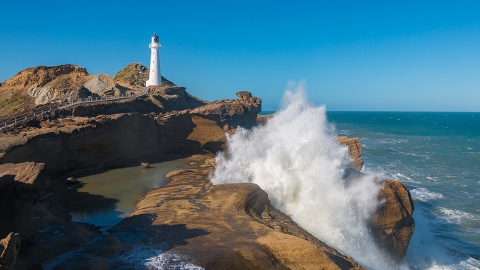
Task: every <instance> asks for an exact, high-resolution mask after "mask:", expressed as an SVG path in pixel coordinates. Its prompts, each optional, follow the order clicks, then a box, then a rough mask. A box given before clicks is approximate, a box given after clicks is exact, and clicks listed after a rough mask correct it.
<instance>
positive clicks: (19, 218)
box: [0, 162, 49, 240]
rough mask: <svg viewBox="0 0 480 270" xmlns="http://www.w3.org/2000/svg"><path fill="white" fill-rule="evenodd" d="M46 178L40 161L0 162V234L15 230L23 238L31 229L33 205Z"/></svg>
mask: <svg viewBox="0 0 480 270" xmlns="http://www.w3.org/2000/svg"><path fill="white" fill-rule="evenodd" d="M48 182H49V176H48V173H47V169H46V167H45V165H44V164H41V163H34V162H25V163H20V164H2V165H0V220H1V222H0V238H4V237H6V236H7V235H8V234H9V233H10V232H16V233H19V234H20V238H21V239H22V240H25V239H28V238H29V237H31V236H32V235H33V234H34V233H35V228H34V224H33V212H32V211H33V210H32V209H33V205H34V204H36V203H38V202H39V201H40V199H41V198H42V195H43V191H44V190H45V189H46V188H47V186H48Z"/></svg>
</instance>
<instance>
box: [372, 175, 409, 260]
mask: <svg viewBox="0 0 480 270" xmlns="http://www.w3.org/2000/svg"><path fill="white" fill-rule="evenodd" d="M382 184H383V188H382V189H381V190H380V192H379V195H378V198H379V200H380V202H381V204H380V205H379V207H378V209H377V210H376V211H375V213H374V214H373V216H372V221H371V227H372V233H373V235H374V237H375V239H376V240H377V242H378V244H379V245H380V246H381V247H383V248H384V249H385V250H387V251H388V252H389V253H390V254H391V255H392V257H393V258H394V260H396V261H397V262H400V261H401V260H402V259H403V257H404V256H405V253H406V252H407V249H408V244H409V243H410V238H411V237H412V235H413V230H414V229H415V220H414V219H413V217H412V215H413V211H414V210H415V207H414V205H413V200H412V196H411V195H410V192H409V191H408V189H407V187H406V186H405V184H403V183H402V182H399V181H394V180H386V181H384V182H383V183H382Z"/></svg>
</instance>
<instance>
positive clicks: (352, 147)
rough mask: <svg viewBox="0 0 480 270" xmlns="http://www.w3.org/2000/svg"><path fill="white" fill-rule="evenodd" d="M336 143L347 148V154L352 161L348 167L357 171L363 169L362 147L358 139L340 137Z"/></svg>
mask: <svg viewBox="0 0 480 270" xmlns="http://www.w3.org/2000/svg"><path fill="white" fill-rule="evenodd" d="M337 141H338V142H339V143H341V144H344V145H346V146H348V152H349V153H350V156H351V157H352V159H353V161H352V163H351V164H350V165H349V166H350V167H351V168H353V169H355V170H357V171H361V170H362V167H363V159H362V145H361V144H360V139H359V138H348V137H347V136H340V137H338V138H337Z"/></svg>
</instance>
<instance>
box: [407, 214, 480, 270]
mask: <svg viewBox="0 0 480 270" xmlns="http://www.w3.org/2000/svg"><path fill="white" fill-rule="evenodd" d="M413 218H414V219H415V231H414V233H413V236H412V238H411V239H410V245H409V247H408V250H407V254H406V256H405V259H404V260H403V263H402V265H401V267H400V269H402V270H406V269H428V270H439V269H444V270H450V269H452V270H453V269H472V270H473V269H480V262H479V261H478V260H475V259H473V258H471V257H469V256H467V255H465V254H460V253H458V252H455V251H453V250H451V249H448V248H446V247H443V246H442V245H441V244H440V243H437V241H436V240H435V237H434V235H433V233H432V229H431V225H430V223H429V220H428V218H426V215H425V214H424V213H423V212H422V209H415V212H414V213H413Z"/></svg>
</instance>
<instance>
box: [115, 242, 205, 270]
mask: <svg viewBox="0 0 480 270" xmlns="http://www.w3.org/2000/svg"><path fill="white" fill-rule="evenodd" d="M115 259H116V260H119V261H122V262H124V263H127V264H129V265H130V266H131V267H132V268H133V269H150V270H165V269H175V270H203V269H204V268H202V267H201V266H197V265H194V264H192V263H190V262H186V260H187V261H188V258H187V259H185V258H183V257H182V256H181V255H179V254H175V253H164V252H163V250H160V249H154V248H152V247H149V246H136V247H134V248H133V249H132V250H131V251H130V252H128V253H125V254H123V255H120V256H117V257H116V258H115Z"/></svg>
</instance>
